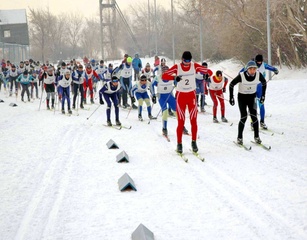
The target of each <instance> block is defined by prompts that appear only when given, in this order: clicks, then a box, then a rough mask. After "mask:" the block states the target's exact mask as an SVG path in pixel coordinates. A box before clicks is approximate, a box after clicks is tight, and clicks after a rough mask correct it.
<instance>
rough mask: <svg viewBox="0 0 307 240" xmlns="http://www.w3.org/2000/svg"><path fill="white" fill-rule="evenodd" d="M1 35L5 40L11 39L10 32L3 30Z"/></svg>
mask: <svg viewBox="0 0 307 240" xmlns="http://www.w3.org/2000/svg"><path fill="white" fill-rule="evenodd" d="M3 35H4V37H5V38H9V37H11V31H10V30H4V32H3Z"/></svg>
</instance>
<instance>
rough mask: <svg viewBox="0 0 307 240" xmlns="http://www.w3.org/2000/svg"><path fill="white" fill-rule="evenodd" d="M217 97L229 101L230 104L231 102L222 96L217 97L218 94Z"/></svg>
mask: <svg viewBox="0 0 307 240" xmlns="http://www.w3.org/2000/svg"><path fill="white" fill-rule="evenodd" d="M215 96H217V97H218V98H221V99H223V100H226V101H228V102H229V100H228V99H226V98H223V97H222V96H220V95H216V94H215Z"/></svg>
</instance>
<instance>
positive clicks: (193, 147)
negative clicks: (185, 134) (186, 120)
mask: <svg viewBox="0 0 307 240" xmlns="http://www.w3.org/2000/svg"><path fill="white" fill-rule="evenodd" d="M191 146H192V151H193V152H195V153H196V152H198V147H197V144H196V141H194V140H193V141H192V143H191Z"/></svg>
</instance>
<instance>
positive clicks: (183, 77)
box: [162, 51, 212, 154]
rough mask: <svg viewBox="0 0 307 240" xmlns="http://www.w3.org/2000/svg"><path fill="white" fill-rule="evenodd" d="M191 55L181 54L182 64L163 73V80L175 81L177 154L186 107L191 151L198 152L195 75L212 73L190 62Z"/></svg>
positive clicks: (180, 143) (187, 52)
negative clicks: (188, 116)
mask: <svg viewBox="0 0 307 240" xmlns="http://www.w3.org/2000/svg"><path fill="white" fill-rule="evenodd" d="M191 60H192V54H191V52H189V51H185V52H184V53H183V54H182V62H181V63H180V64H175V65H174V66H172V67H171V68H170V69H169V70H167V71H166V72H164V73H163V75H162V79H163V80H175V85H176V100H177V102H176V112H177V121H178V125H177V130H176V131H177V152H178V153H180V154H181V153H182V152H183V150H182V133H183V127H184V122H185V110H186V107H188V110H189V113H190V122H191V132H192V143H191V146H192V151H193V152H198V147H197V144H196V139H197V102H196V77H195V75H196V73H197V72H200V73H201V74H209V75H210V76H211V75H212V71H211V70H210V69H208V68H205V67H203V66H201V65H200V64H198V63H195V62H191Z"/></svg>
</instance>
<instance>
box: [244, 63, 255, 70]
mask: <svg viewBox="0 0 307 240" xmlns="http://www.w3.org/2000/svg"><path fill="white" fill-rule="evenodd" d="M249 68H258V67H257V64H256V63H255V61H249V62H248V63H247V64H246V66H245V69H246V70H247V69H249Z"/></svg>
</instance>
